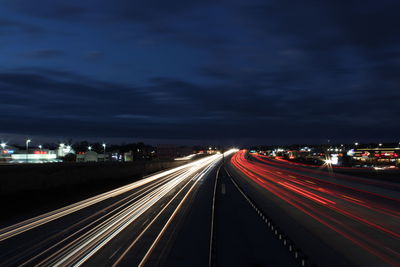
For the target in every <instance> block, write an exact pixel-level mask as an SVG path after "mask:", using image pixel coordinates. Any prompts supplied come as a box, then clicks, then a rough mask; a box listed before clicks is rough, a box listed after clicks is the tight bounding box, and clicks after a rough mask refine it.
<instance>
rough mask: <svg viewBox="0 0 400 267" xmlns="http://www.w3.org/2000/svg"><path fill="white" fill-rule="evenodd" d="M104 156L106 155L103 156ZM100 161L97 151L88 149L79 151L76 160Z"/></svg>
mask: <svg viewBox="0 0 400 267" xmlns="http://www.w3.org/2000/svg"><path fill="white" fill-rule="evenodd" d="M103 158H104V156H103ZM97 161H99V154H97V152H95V151H88V152H86V153H78V154H77V155H76V162H97Z"/></svg>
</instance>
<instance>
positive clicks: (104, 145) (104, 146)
mask: <svg viewBox="0 0 400 267" xmlns="http://www.w3.org/2000/svg"><path fill="white" fill-rule="evenodd" d="M106 146H107V145H106V144H105V143H103V148H104V155H105V154H106Z"/></svg>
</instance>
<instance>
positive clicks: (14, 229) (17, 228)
mask: <svg viewBox="0 0 400 267" xmlns="http://www.w3.org/2000/svg"><path fill="white" fill-rule="evenodd" d="M207 160H208V158H205V159H200V160H198V161H195V162H192V163H189V164H185V165H183V166H180V167H177V168H174V169H171V170H168V171H165V172H162V173H159V174H156V175H152V176H150V177H147V178H145V179H142V180H140V181H137V182H134V183H131V184H128V185H126V186H123V187H120V188H117V189H114V190H112V191H109V192H106V193H103V194H100V195H97V196H94V197H91V198H88V199H86V200H83V201H80V202H77V203H74V204H71V205H69V206H66V207H64V208H61V209H57V210H55V211H52V212H48V213H45V214H43V215H39V216H37V217H34V218H31V219H28V220H25V221H23V222H20V223H17V224H14V225H11V226H9V227H6V228H3V229H1V230H0V241H3V240H5V239H8V238H10V237H13V236H15V235H18V234H21V233H23V232H25V231H28V230H31V229H34V228H36V227H38V226H41V225H43V224H46V223H49V222H51V221H53V220H56V219H59V218H61V217H63V216H66V215H69V214H71V213H74V212H76V211H79V210H81V209H84V208H86V207H89V206H91V205H94V204H97V203H99V202H101V201H104V200H106V199H109V198H112V197H115V196H118V195H121V194H123V193H126V192H128V191H130V190H133V189H135V188H138V187H140V186H143V185H145V184H148V183H150V182H152V181H155V180H157V179H160V178H162V177H165V176H167V175H169V174H173V173H175V172H177V171H179V170H182V169H186V168H190V167H194V166H196V165H197V166H201V165H202V164H204V163H205V162H207Z"/></svg>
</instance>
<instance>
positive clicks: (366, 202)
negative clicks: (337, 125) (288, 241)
mask: <svg viewBox="0 0 400 267" xmlns="http://www.w3.org/2000/svg"><path fill="white" fill-rule="evenodd" d="M245 154H246V153H245V151H240V152H238V153H236V154H235V155H234V156H233V157H232V160H231V163H232V164H233V165H234V166H235V167H236V168H237V169H238V170H239V171H240V172H242V173H243V174H245V177H247V178H249V179H251V180H252V181H254V182H255V183H257V184H258V185H260V186H261V187H262V188H264V189H266V190H268V191H269V192H271V193H272V194H274V195H275V196H277V197H278V198H280V199H282V200H283V201H285V202H286V203H288V204H290V205H291V206H293V207H294V208H296V209H297V210H299V211H301V212H303V213H304V214H306V215H307V216H310V217H312V218H313V219H315V220H316V221H317V222H319V223H321V224H322V225H324V226H326V227H328V228H329V229H331V230H333V231H335V232H336V233H338V234H339V235H340V236H342V237H344V238H345V239H347V240H349V241H351V242H352V243H353V244H356V245H357V246H359V247H360V248H362V249H364V250H366V251H368V252H369V253H370V254H372V255H374V256H376V257H377V258H379V259H380V260H381V261H383V262H385V263H386V264H390V265H394V266H395V265H399V263H400V257H399V255H400V254H399V248H400V242H399V240H400V234H399V233H400V218H399V207H400V202H399V200H397V199H393V198H388V197H385V196H380V195H378V194H376V193H370V192H367V191H363V190H358V189H356V188H351V187H348V186H343V185H341V184H335V183H333V182H327V181H325V180H321V179H319V178H316V177H312V176H309V175H301V174H298V173H293V172H290V171H288V170H282V169H279V170H278V169H277V168H276V167H273V166H271V165H267V164H265V163H261V162H257V161H251V160H247V159H246V157H245ZM252 156H253V155H252ZM310 173H313V172H310ZM325 174H326V175H328V174H327V173H325ZM310 182H311V183H310ZM343 193H345V194H343ZM388 216H389V217H388Z"/></svg>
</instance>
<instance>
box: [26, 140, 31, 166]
mask: <svg viewBox="0 0 400 267" xmlns="http://www.w3.org/2000/svg"><path fill="white" fill-rule="evenodd" d="M30 142H31V139H27V140H26V162H28V153H29V143H30Z"/></svg>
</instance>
